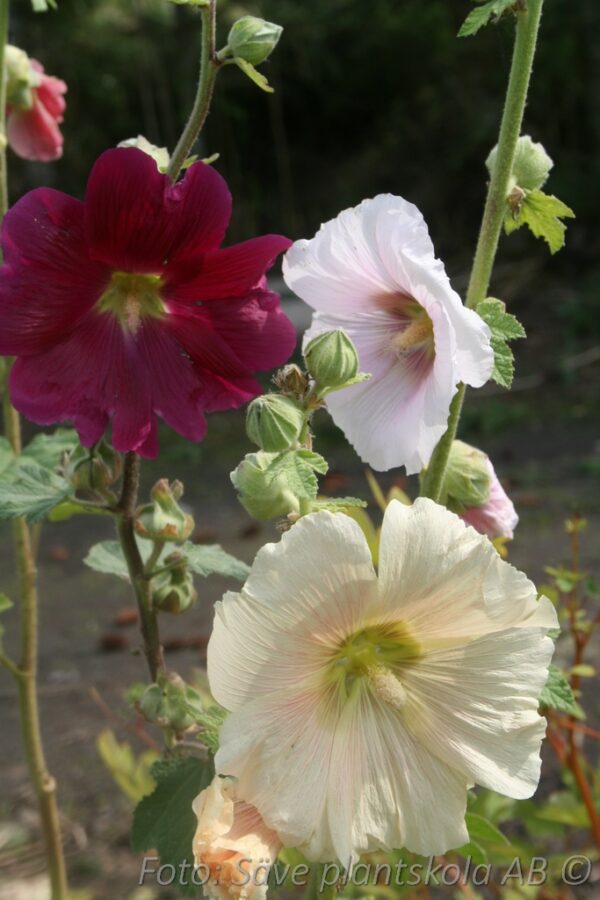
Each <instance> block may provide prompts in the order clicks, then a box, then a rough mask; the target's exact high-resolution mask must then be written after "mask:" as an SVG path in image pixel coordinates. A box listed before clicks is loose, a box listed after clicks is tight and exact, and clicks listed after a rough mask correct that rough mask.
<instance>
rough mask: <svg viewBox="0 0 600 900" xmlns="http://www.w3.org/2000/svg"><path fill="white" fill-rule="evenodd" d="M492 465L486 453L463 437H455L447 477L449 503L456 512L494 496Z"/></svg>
mask: <svg viewBox="0 0 600 900" xmlns="http://www.w3.org/2000/svg"><path fill="white" fill-rule="evenodd" d="M490 484H491V477H490V468H489V463H488V458H487V456H486V454H485V453H483V452H482V451H481V450H478V449H477V448H476V447H471V446H470V444H465V443H464V442H463V441H453V442H452V447H451V448H450V455H449V457H448V466H447V468H446V474H445V477H444V493H445V496H446V505H447V506H448V508H449V509H451V510H452V511H453V512H456V513H462V512H464V510H465V509H469V508H471V507H473V506H483V505H484V503H487V501H488V500H489V496H490Z"/></svg>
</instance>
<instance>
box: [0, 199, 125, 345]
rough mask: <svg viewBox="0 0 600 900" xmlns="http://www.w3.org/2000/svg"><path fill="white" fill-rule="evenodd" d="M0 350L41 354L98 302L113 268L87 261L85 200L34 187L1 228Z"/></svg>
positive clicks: (14, 208)
mask: <svg viewBox="0 0 600 900" xmlns="http://www.w3.org/2000/svg"><path fill="white" fill-rule="evenodd" d="M2 249H3V252H4V260H5V263H4V266H3V267H2V269H1V270H0V353H2V354H8V355H14V356H20V355H28V354H31V353H39V352H40V351H41V350H44V349H45V348H46V347H48V346H49V345H51V344H52V343H54V342H56V341H58V340H61V339H62V338H63V337H64V336H65V332H67V331H69V330H71V329H72V328H73V327H74V326H76V325H77V322H78V321H79V320H80V319H81V318H82V317H83V316H85V315H86V314H87V313H88V311H89V310H90V308H91V307H92V306H93V305H94V304H95V303H96V301H97V300H98V298H99V297H100V295H101V293H102V291H103V290H104V288H105V287H106V284H107V283H108V279H109V277H110V273H109V271H108V270H107V269H106V268H105V267H104V266H102V265H100V264H98V263H96V262H92V261H91V260H89V259H88V257H87V253H86V248H85V242H84V234H83V204H81V203H80V202H79V201H78V200H75V199H74V198H73V197H69V196H68V195H67V194H62V193H60V192H59V191H54V190H51V189H50V188H39V189H38V190H35V191H31V192H30V193H28V194H26V195H25V196H24V197H23V198H22V199H21V200H19V201H18V202H17V203H16V204H15V205H14V206H13V207H12V209H10V210H9V211H8V213H7V214H6V216H5V218H4V223H3V226H2Z"/></svg>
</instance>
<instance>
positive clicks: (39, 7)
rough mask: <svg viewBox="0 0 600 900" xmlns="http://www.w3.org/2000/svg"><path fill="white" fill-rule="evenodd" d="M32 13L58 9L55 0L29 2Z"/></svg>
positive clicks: (33, 0) (32, 0)
mask: <svg viewBox="0 0 600 900" xmlns="http://www.w3.org/2000/svg"><path fill="white" fill-rule="evenodd" d="M31 5H32V6H33V11H34V12H48V10H49V9H58V6H57V5H56V0H31Z"/></svg>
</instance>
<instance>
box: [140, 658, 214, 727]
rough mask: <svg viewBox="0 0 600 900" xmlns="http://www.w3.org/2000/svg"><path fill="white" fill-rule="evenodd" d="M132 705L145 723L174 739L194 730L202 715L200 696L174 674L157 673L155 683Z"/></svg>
mask: <svg viewBox="0 0 600 900" xmlns="http://www.w3.org/2000/svg"><path fill="white" fill-rule="evenodd" d="M135 705H136V707H137V708H138V709H139V711H140V712H141V714H142V715H143V716H144V718H145V719H147V720H148V721H149V722H152V723H154V724H156V725H158V726H160V727H161V728H163V729H164V730H165V731H167V732H169V731H170V732H172V734H173V735H174V736H175V737H181V735H183V734H184V733H185V732H187V731H190V730H197V724H196V723H197V720H198V718H199V716H200V715H201V714H202V711H203V703H202V697H201V695H200V694H199V693H198V691H197V690H195V689H194V688H193V687H191V685H189V684H186V683H185V681H184V680H183V679H182V678H181V677H180V676H179V675H177V674H176V673H175V672H162V673H160V674H159V676H158V679H157V681H156V682H155V683H154V684H150V685H148V687H147V688H145V690H144V691H143V692H142V694H141V695H140V696H139V697H137V698H136V699H135Z"/></svg>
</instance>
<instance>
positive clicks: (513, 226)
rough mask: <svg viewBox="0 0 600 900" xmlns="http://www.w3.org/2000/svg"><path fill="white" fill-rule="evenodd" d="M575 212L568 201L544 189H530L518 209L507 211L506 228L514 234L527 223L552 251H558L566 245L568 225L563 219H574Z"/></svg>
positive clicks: (507, 231)
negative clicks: (568, 204)
mask: <svg viewBox="0 0 600 900" xmlns="http://www.w3.org/2000/svg"><path fill="white" fill-rule="evenodd" d="M573 218H575V213H574V212H573V210H572V209H570V207H568V206H567V204H566V203H563V202H562V200H559V199H558V197H553V196H552V195H550V194H545V193H544V192H543V191H528V192H527V193H526V194H525V196H524V198H523V200H522V202H521V204H520V206H519V208H518V210H517V211H516V214H515V213H512V212H509V213H507V215H506V217H505V219H504V230H505V231H506V233H507V234H512V232H513V231H516V230H517V229H518V228H521V226H522V225H527V227H528V228H529V230H530V231H531V233H532V234H533V235H534V236H535V237H537V238H543V239H544V240H545V241H546V243H547V244H548V247H549V248H550V253H556V252H557V251H558V250H560V248H561V247H563V246H564V243H565V232H566V230H567V226H566V225H565V224H564V222H562V221H561V219H573Z"/></svg>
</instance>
